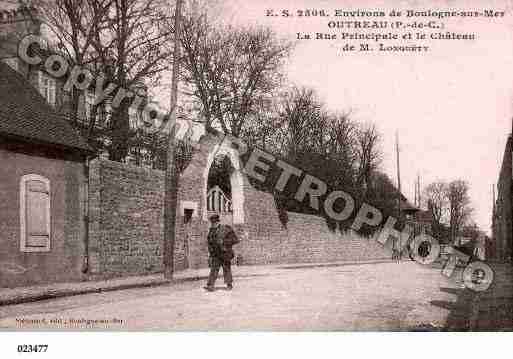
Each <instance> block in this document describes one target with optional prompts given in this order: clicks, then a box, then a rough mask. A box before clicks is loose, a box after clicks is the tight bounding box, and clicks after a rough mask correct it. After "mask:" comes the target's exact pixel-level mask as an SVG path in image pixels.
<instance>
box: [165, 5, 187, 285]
mask: <svg viewBox="0 0 513 359" xmlns="http://www.w3.org/2000/svg"><path fill="white" fill-rule="evenodd" d="M182 1H183V0H176V9H175V41H174V46H175V48H174V53H173V74H172V83H171V99H170V114H169V120H168V121H169V125H170V126H169V134H168V136H169V137H168V141H167V159H166V162H167V166H166V179H165V197H164V278H166V279H172V278H173V266H174V252H175V226H176V207H177V201H178V198H177V197H178V188H177V187H178V172H177V169H176V165H175V131H176V108H177V102H178V75H179V70H180V56H181V55H180V32H181V17H182Z"/></svg>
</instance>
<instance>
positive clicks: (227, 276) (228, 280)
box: [207, 257, 233, 287]
mask: <svg viewBox="0 0 513 359" xmlns="http://www.w3.org/2000/svg"><path fill="white" fill-rule="evenodd" d="M210 259H211V265H210V275H209V276H208V282H207V286H209V287H213V286H214V284H215V282H216V280H217V276H218V275H219V268H221V267H223V277H224V283H225V284H226V285H231V284H232V282H233V278H232V268H231V261H223V260H222V259H220V258H217V257H211V258H210Z"/></svg>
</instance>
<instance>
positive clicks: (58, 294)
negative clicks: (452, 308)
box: [0, 260, 391, 307]
mask: <svg viewBox="0 0 513 359" xmlns="http://www.w3.org/2000/svg"><path fill="white" fill-rule="evenodd" d="M384 262H391V261H390V260H377V261H369V262H360V263H358V262H350V263H338V264H337V263H324V264H322V263H302V264H299V265H297V264H296V266H294V265H290V266H288V265H285V266H277V267H276V268H277V269H299V268H315V267H325V266H335V265H336V266H342V265H356V264H374V263H384ZM235 277H237V276H235ZM207 278H208V275H195V276H191V277H182V278H177V279H171V280H169V279H153V280H151V281H148V282H138V283H123V284H119V285H110V286H109V285H106V286H103V287H102V286H100V287H87V288H80V289H73V288H70V289H57V290H48V291H46V292H42V293H37V294H28V295H25V296H18V297H16V296H13V297H12V298H7V299H0V307H2V306H6V305H17V304H25V303H32V302H38V301H43V300H48V299H57V298H64V297H73V296H77V295H83V294H92V293H102V292H113V291H117V290H126V289H134V288H151V287H158V286H163V285H166V284H170V285H173V284H180V283H186V282H194V281H200V280H205V279H207ZM89 283H91V285H94V282H89Z"/></svg>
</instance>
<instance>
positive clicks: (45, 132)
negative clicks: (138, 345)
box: [0, 63, 91, 287]
mask: <svg viewBox="0 0 513 359" xmlns="http://www.w3.org/2000/svg"><path fill="white" fill-rule="evenodd" d="M0 78H1V79H2V81H1V82H0V163H1V164H2V165H1V166H0V268H1V269H0V287H14V286H23V285H33V284H44V283H49V282H59V281H70V280H80V279H82V278H83V273H82V268H83V261H84V255H85V251H86V244H85V235H86V228H87V223H86V221H85V218H86V217H85V214H86V203H87V170H86V160H87V156H88V155H90V154H91V149H90V148H89V146H88V145H87V144H86V142H85V141H84V140H83V139H82V138H81V137H80V136H79V134H78V133H77V132H76V131H75V130H74V129H73V128H72V127H71V126H70V124H69V123H68V122H67V121H66V120H65V119H64V118H63V117H62V116H60V115H59V114H57V113H56V112H55V111H54V110H53V109H52V108H51V106H50V105H48V104H47V103H46V101H45V99H44V98H43V97H42V96H41V95H40V94H39V93H38V92H37V91H36V89H35V88H33V87H32V86H31V84H30V83H29V82H27V81H26V80H25V79H24V78H23V76H21V75H20V74H19V73H18V72H16V71H14V70H12V69H11V68H10V67H9V66H7V65H6V64H3V63H0Z"/></svg>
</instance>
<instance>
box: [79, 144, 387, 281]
mask: <svg viewBox="0 0 513 359" xmlns="http://www.w3.org/2000/svg"><path fill="white" fill-rule="evenodd" d="M214 147H215V142H213V141H209V140H208V139H207V140H204V141H203V142H201V146H200V148H199V149H198V150H197V151H196V153H195V154H194V156H193V159H192V162H191V164H190V165H189V166H188V167H187V169H186V170H185V171H184V173H183V174H182V176H181V177H180V181H179V192H178V208H177V221H176V240H175V260H174V263H175V270H181V269H185V268H201V267H206V266H208V250H207V244H206V237H207V233H208V221H207V215H206V214H205V213H204V212H205V210H204V209H205V208H206V206H205V200H206V176H207V175H208V170H207V167H208V161H209V158H211V156H209V154H211V153H212V151H214ZM235 167H236V168H237V166H235ZM90 178H91V180H90V208H91V214H90V216H91V217H90V221H91V222H90V251H89V252H90V270H91V273H92V274H93V275H101V276H115V275H126V274H142V273H153V272H160V271H162V269H163V266H162V263H163V253H162V252H163V228H164V224H163V193H164V173H163V172H161V171H155V170H149V169H145V168H140V167H133V166H128V165H125V164H120V163H115V162H110V161H105V160H97V161H95V162H93V163H92V165H91V171H90ZM239 179H240V181H241V182H240V186H239V187H240V188H237V189H232V190H233V191H239V195H241V196H242V197H243V199H242V204H241V211H240V213H239V215H236V214H235V213H234V217H237V216H241V218H242V223H238V222H236V223H234V224H233V227H234V228H235V230H236V231H237V233H238V234H239V236H240V237H241V239H242V243H240V244H239V245H237V246H236V247H235V248H234V250H235V252H236V255H238V256H240V257H241V259H242V263H243V264H269V263H297V262H327V261H341V260H350V261H358V260H368V259H382V258H388V257H390V254H389V252H388V251H387V250H385V249H383V248H382V247H381V246H380V245H379V244H377V243H376V242H375V241H374V240H369V239H363V238H361V237H359V236H357V235H354V234H341V233H340V232H333V231H331V230H330V229H329V228H328V226H327V225H326V222H325V220H324V219H323V218H320V217H316V216H312V215H304V214H299V213H288V222H287V223H286V224H283V223H281V221H280V220H279V216H278V211H277V209H276V205H275V203H274V198H273V196H272V195H271V194H270V193H265V192H261V191H258V190H256V189H255V188H254V187H252V185H251V184H250V183H249V181H248V178H247V177H246V176H244V175H241V176H240V177H239ZM187 212H188V217H187V216H186V214H187ZM191 214H192V215H191Z"/></svg>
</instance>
